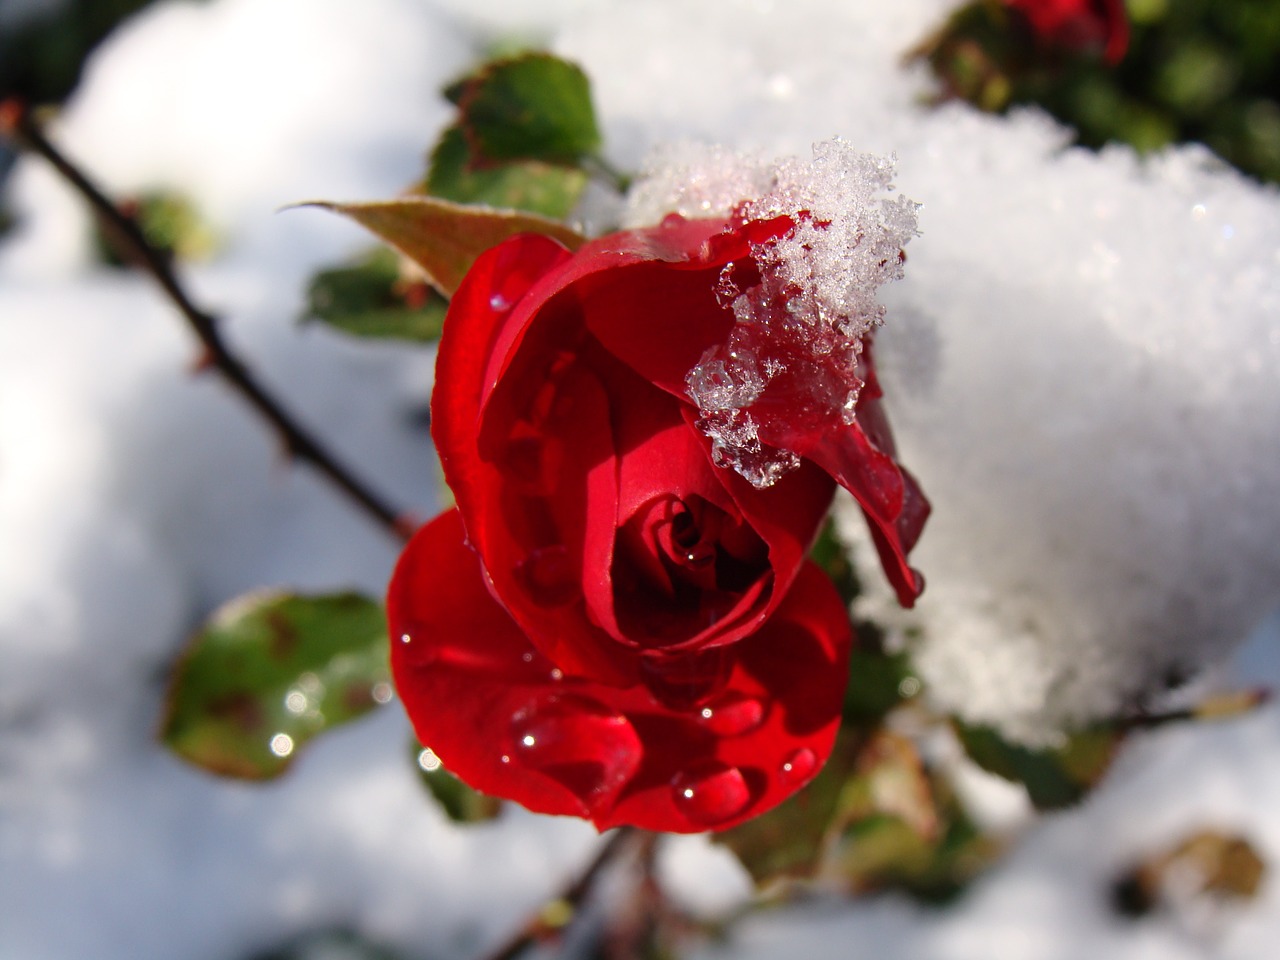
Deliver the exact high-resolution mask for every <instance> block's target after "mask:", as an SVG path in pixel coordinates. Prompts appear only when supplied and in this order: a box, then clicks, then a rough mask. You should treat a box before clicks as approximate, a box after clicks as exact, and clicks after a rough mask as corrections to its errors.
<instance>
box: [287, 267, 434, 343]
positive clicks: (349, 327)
mask: <svg viewBox="0 0 1280 960" xmlns="http://www.w3.org/2000/svg"><path fill="white" fill-rule="evenodd" d="M414 298H416V299H418V300H420V301H421V302H420V303H417V304H411V303H410V300H411V299H414ZM448 309H449V301H448V300H446V299H445V298H444V297H442V296H441V295H440V294H439V293H438V292H437V291H435V290H432V289H430V288H429V287H428V286H427V285H426V283H425V282H424V281H422V282H418V283H417V284H413V283H410V282H408V281H406V279H405V278H404V277H402V276H401V270H400V258H399V256H398V255H397V254H396V253H395V252H394V251H393V250H389V249H387V248H386V247H379V248H377V249H376V250H374V251H372V252H371V253H370V254H369V255H367V256H365V257H362V258H361V259H360V260H358V261H357V262H355V263H353V264H351V265H350V266H344V267H335V268H333V269H331V270H322V271H320V272H319V273H317V274H316V275H315V276H314V277H312V278H311V283H310V284H309V285H308V287H307V316H308V317H309V318H313V319H316V320H320V321H322V322H323V323H325V324H328V325H329V326H331V327H333V328H335V329H337V330H341V331H342V332H343V333H348V334H351V335H353V336H357V337H370V338H381V339H396V340H411V341H414V342H418V343H425V342H432V341H435V340H439V339H440V331H441V329H442V327H443V326H444V316H445V313H446V312H447V311H448Z"/></svg>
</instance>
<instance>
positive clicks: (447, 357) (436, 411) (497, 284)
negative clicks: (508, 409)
mask: <svg viewBox="0 0 1280 960" xmlns="http://www.w3.org/2000/svg"><path fill="white" fill-rule="evenodd" d="M570 260H571V255H570V254H569V252H568V251H567V250H565V249H564V247H562V246H561V245H560V244H559V243H557V242H556V241H554V240H551V239H550V238H548V237H543V236H538V235H534V234H528V235H522V236H517V237H513V238H511V239H510V240H507V241H505V242H504V243H501V244H499V245H498V246H496V247H494V248H493V249H491V250H488V251H486V252H485V253H484V254H482V255H481V256H480V257H479V258H477V260H476V262H475V264H474V265H473V266H472V268H471V270H470V271H469V272H468V274H467V276H466V277H465V278H464V279H463V282H462V285H461V286H460V287H459V288H458V290H457V292H456V293H455V294H454V296H453V299H452V301H451V302H450V306H449V314H448V317H447V319H446V322H445V326H444V333H443V336H442V337H441V341H440V349H439V353H438V357H439V360H438V363H437V367H436V385H435V390H434V393H433V396H432V404H431V412H432V427H431V432H432V436H433V437H434V439H435V441H436V447H437V449H438V450H439V453H440V461H441V464H442V466H443V468H444V474H445V479H446V480H447V481H448V483H449V487H450V489H451V490H452V491H453V494H454V498H455V500H456V501H457V503H458V507H459V509H460V510H461V511H462V514H463V515H464V516H465V517H466V518H467V531H466V533H467V538H468V539H469V541H470V542H471V543H472V544H474V545H475V547H476V548H477V549H478V550H479V551H480V552H481V553H482V554H483V555H484V556H485V557H486V558H487V560H488V563H489V565H490V567H491V570H490V572H488V573H487V574H486V581H487V582H488V583H489V585H490V587H491V589H494V590H496V591H498V592H499V594H501V595H503V596H505V597H508V598H513V597H516V598H517V599H518V596H517V595H518V592H519V587H518V585H517V584H516V582H515V581H516V576H517V574H516V567H517V565H520V564H524V565H525V566H524V568H523V569H524V570H525V571H526V572H530V573H531V574H532V575H533V576H535V577H536V576H538V575H537V574H536V573H532V572H533V571H534V570H535V568H536V566H537V564H536V561H535V563H534V564H532V565H530V563H529V561H530V551H528V550H525V551H520V552H519V553H518V554H517V552H516V550H515V547H514V546H513V545H512V543H511V538H510V536H509V531H508V530H507V528H506V524H507V522H508V520H509V519H516V520H519V519H521V518H520V517H519V516H518V514H519V513H520V512H521V510H520V508H519V507H518V506H517V505H513V504H512V503H511V502H510V501H509V499H504V498H503V497H502V496H500V491H501V490H502V489H503V488H504V485H505V484H506V478H504V476H503V473H502V471H501V470H500V469H499V468H498V467H497V466H496V465H495V464H493V463H492V462H489V461H486V460H484V459H483V458H482V457H481V455H480V449H479V446H478V433H479V430H480V423H481V410H482V408H483V406H484V403H485V402H486V401H487V400H488V398H489V396H490V395H491V394H492V392H493V390H494V387H495V384H496V382H497V376H498V370H497V369H495V367H496V366H499V365H500V364H498V362H497V361H496V360H495V358H498V359H499V360H500V359H501V358H502V357H505V356H506V354H507V353H508V352H509V351H510V350H511V349H512V348H513V346H514V345H517V344H518V343H519V342H520V341H521V340H522V338H523V336H524V333H525V328H526V326H527V324H528V319H529V316H530V314H531V312H532V305H535V304H537V303H539V302H540V298H538V297H530V296H528V294H529V291H530V289H531V288H533V287H535V286H537V285H538V284H539V282H540V281H544V278H546V277H547V276H548V275H549V274H553V272H554V270H555V268H556V267H558V266H561V265H562V264H565V263H566V262H569V261H570ZM544 285H545V284H544ZM573 389H574V390H575V391H576V392H578V393H581V394H583V400H584V402H583V403H582V404H581V406H582V407H583V409H585V410H587V411H593V410H594V411H595V412H596V413H597V414H598V413H599V412H600V410H599V407H600V404H599V402H598V400H599V397H598V395H597V396H596V397H594V398H592V397H591V396H590V395H591V392H592V391H593V389H594V390H595V391H596V393H597V394H598V386H596V387H593V385H592V383H591V382H589V378H587V379H586V380H584V378H581V377H578V378H576V379H575V381H574V385H573ZM591 399H594V400H595V401H596V402H594V403H592V402H589V401H590V400H591ZM586 426H587V428H586V429H580V430H579V431H578V436H579V437H580V438H581V441H582V442H579V443H575V444H572V445H566V450H568V451H569V453H570V454H571V455H572V456H574V457H575V458H578V459H579V460H582V459H583V458H586V459H588V460H589V459H592V458H595V459H608V458H610V457H611V456H612V451H611V450H606V449H600V448H599V445H600V444H602V443H603V444H607V443H608V441H609V431H608V427H607V423H606V424H604V425H603V426H601V425H586ZM593 444H594V445H595V446H592V445H593ZM580 472H581V473H582V477H581V478H580V479H581V480H582V481H583V482H586V480H587V479H588V478H587V476H586V473H587V471H585V470H583V471H580ZM593 479H594V482H593V484H592V487H593V489H594V490H595V491H596V493H595V499H597V500H598V499H600V498H601V497H604V498H608V497H609V496H610V493H609V491H608V490H607V489H605V490H600V489H599V488H600V485H601V484H602V483H603V484H606V485H607V484H608V482H609V478H608V476H607V475H606V474H604V473H601V472H599V471H597V472H596V473H595V475H594V478H593ZM581 500H582V501H583V502H581V503H580V504H579V506H580V508H582V509H584V510H585V509H586V504H585V500H586V494H585V492H583V493H582V496H581ZM504 508H505V510H506V513H507V516H504V515H503V512H504ZM596 508H597V509H599V505H597V506H596ZM605 509H606V512H607V513H612V507H611V505H608V506H606V507H605ZM524 519H531V518H524ZM542 557H543V558H545V559H547V560H548V563H547V564H544V566H550V565H552V564H554V563H556V562H557V561H558V558H559V554H558V553H556V552H550V553H546V552H544V553H543V554H542ZM568 572H569V573H574V574H580V571H573V570H570V571H568ZM564 575H565V571H563V570H561V571H556V572H555V573H554V578H555V579H557V580H562V579H564ZM517 609H519V608H518V607H517ZM528 614H529V615H528V616H527V617H522V618H521V619H522V625H523V626H524V628H525V629H526V630H531V631H536V632H538V633H539V635H540V636H543V637H545V638H547V640H548V643H549V645H551V646H552V647H553V649H550V650H548V651H547V652H548V653H550V654H552V655H554V656H555V657H556V661H557V663H559V664H561V666H562V668H563V669H566V670H571V671H574V672H584V673H588V674H591V675H594V676H597V677H600V678H602V679H606V680H611V681H613V682H624V681H626V680H627V679H628V678H630V677H633V676H634V675H635V667H634V665H633V664H631V663H630V662H629V660H628V655H627V654H626V651H623V650H621V649H613V648H614V647H616V646H617V645H616V644H613V643H611V642H610V641H609V638H608V636H607V635H606V634H604V632H603V631H601V630H599V629H596V628H593V627H592V625H591V624H590V623H589V622H588V621H587V620H586V618H585V617H583V616H582V615H581V610H580V605H578V607H577V608H573V607H563V606H558V605H551V606H549V607H547V608H546V609H543V610H529V611H528ZM540 627H541V629H539V628H540Z"/></svg>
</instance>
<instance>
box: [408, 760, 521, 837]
mask: <svg viewBox="0 0 1280 960" xmlns="http://www.w3.org/2000/svg"><path fill="white" fill-rule="evenodd" d="M412 746H413V761H414V765H415V766H416V767H417V768H418V774H419V775H420V776H421V777H422V783H423V785H424V786H425V787H426V788H427V789H428V790H429V791H431V796H433V797H434V798H435V800H436V802H437V803H438V804H440V809H441V810H443V811H444V813H445V816H447V817H448V818H449V819H450V820H452V821H454V822H455V823H480V822H483V821H485V820H492V819H493V818H494V817H496V816H497V815H498V814H499V813H501V812H502V801H501V800H499V799H498V798H497V797H490V796H488V795H486V794H483V793H481V792H480V791H479V790H473V789H472V788H471V787H469V786H467V785H466V784H465V783H463V782H462V781H461V780H459V779H458V778H457V777H455V776H454V775H453V774H452V773H450V772H449V771H448V770H446V769H445V768H444V767H443V766H442V765H441V763H440V758H439V757H437V756H436V755H435V754H434V753H433V752H431V751H430V750H428V749H426V748H425V747H423V746H421V745H420V744H418V743H417V742H414V743H413V745H412Z"/></svg>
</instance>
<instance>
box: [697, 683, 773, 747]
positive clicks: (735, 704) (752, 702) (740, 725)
mask: <svg viewBox="0 0 1280 960" xmlns="http://www.w3.org/2000/svg"><path fill="white" fill-rule="evenodd" d="M765 712H766V704H765V702H764V701H763V700H759V699H757V698H756V697H749V696H747V695H745V694H741V693H728V694H725V695H724V696H723V697H720V698H718V699H716V700H714V701H712V702H711V703H709V704H707V705H706V706H705V707H703V708H702V709H701V710H700V711H699V712H698V722H699V723H701V724H702V725H703V726H704V727H706V728H707V729H708V730H710V731H711V732H712V733H714V734H716V735H717V736H721V737H740V736H742V735H743V734H744V733H750V732H751V731H752V730H754V729H756V728H757V727H758V726H760V724H761V723H762V722H763V721H764V715H765Z"/></svg>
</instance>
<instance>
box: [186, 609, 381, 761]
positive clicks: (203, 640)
mask: <svg viewBox="0 0 1280 960" xmlns="http://www.w3.org/2000/svg"><path fill="white" fill-rule="evenodd" d="M391 695H392V688H391V684H390V672H389V669H388V665H387V628H386V618H385V615H384V613H383V611H382V607H381V605H380V604H378V603H376V602H375V601H373V600H370V599H367V598H365V597H362V596H359V595H357V594H354V593H339V594H331V595H325V596H299V595H291V594H284V593H274V592H264V593H254V594H248V595H246V596H244V597H240V598H238V599H236V600H234V601H232V602H231V603H229V604H227V605H225V606H224V607H222V608H221V609H219V610H218V611H216V612H215V613H214V614H213V616H212V617H210V619H209V620H208V621H207V622H206V623H205V624H204V626H202V627H201V628H200V629H199V630H198V631H197V632H196V634H195V636H193V637H192V638H191V640H190V642H189V644H188V646H187V648H186V650H185V651H184V652H183V655H182V657H181V659H180V660H179V662H178V663H177V665H176V667H175V669H174V671H173V673H172V674H171V676H170V680H169V689H168V696H167V700H166V705H165V712H164V717H163V720H162V722H161V728H160V739H161V740H162V742H163V743H164V744H165V745H166V746H168V747H169V749H171V750H173V751H174V752H175V753H177V754H178V755H179V756H180V757H182V758H183V759H185V760H187V761H189V762H191V763H193V764H195V765H196V766H199V767H203V768H204V769H205V770H208V771H210V772H212V773H217V774H220V775H223V776H229V777H240V778H243V779H248V780H263V779H267V778H270V777H274V776H277V775H279V774H280V773H283V772H284V770H285V769H286V768H287V767H288V766H289V764H290V762H291V761H292V760H293V758H294V756H295V755H296V754H297V752H298V749H299V748H300V747H301V746H302V745H303V744H304V743H306V742H307V741H308V740H311V739H312V738H314V737H316V736H317V735H319V734H320V733H323V732H324V731H326V730H328V729H330V728H331V727H335V726H338V725H339V724H342V723H345V722H347V721H348V720H352V719H354V718H356V717H359V716H361V715H362V714H364V713H367V712H368V711H369V710H371V709H372V708H373V707H375V706H377V705H378V704H379V703H385V702H386V701H387V700H389V699H390V698H391Z"/></svg>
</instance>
